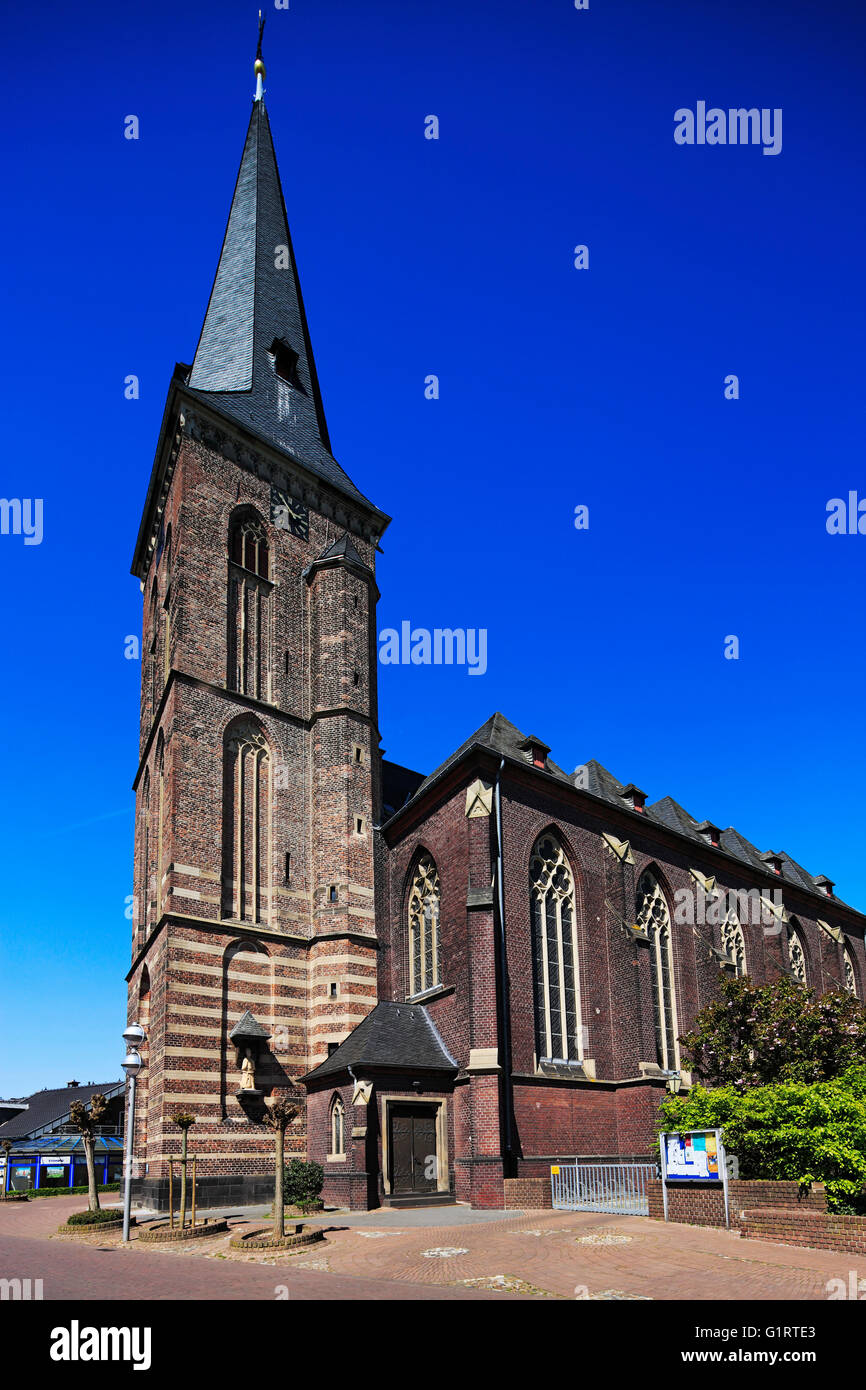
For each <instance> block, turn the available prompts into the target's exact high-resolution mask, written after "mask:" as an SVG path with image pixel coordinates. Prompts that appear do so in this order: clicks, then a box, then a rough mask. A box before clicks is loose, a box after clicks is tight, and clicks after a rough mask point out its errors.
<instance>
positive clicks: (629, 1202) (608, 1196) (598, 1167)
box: [550, 1163, 658, 1216]
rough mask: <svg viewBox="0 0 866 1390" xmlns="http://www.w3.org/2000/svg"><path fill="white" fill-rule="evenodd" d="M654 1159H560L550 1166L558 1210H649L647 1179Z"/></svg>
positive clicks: (629, 1213) (653, 1171)
mask: <svg viewBox="0 0 866 1390" xmlns="http://www.w3.org/2000/svg"><path fill="white" fill-rule="evenodd" d="M657 1176H658V1170H657V1168H656V1165H655V1164H654V1163H557V1164H554V1165H553V1167H552V1168H551V1170H550V1184H551V1187H552V1189H553V1206H554V1209H555V1210H556V1211H610V1212H615V1213H616V1214H617V1215H619V1216H646V1215H648V1213H649V1198H648V1196H647V1180H648V1179H649V1178H654V1177H657Z"/></svg>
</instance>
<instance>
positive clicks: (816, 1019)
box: [680, 977, 866, 1091]
mask: <svg viewBox="0 0 866 1390" xmlns="http://www.w3.org/2000/svg"><path fill="white" fill-rule="evenodd" d="M680 1044H681V1047H682V1058H683V1061H684V1063H685V1064H686V1065H687V1066H689V1067H691V1069H692V1070H693V1071H694V1072H695V1074H696V1075H697V1076H698V1077H699V1078H700V1079H701V1081H703V1082H705V1083H707V1084H708V1085H710V1086H732V1087H734V1088H735V1089H736V1090H739V1091H744V1090H747V1089H748V1088H749V1087H751V1086H763V1085H767V1084H768V1083H772V1082H776V1081H803V1082H816V1081H829V1080H831V1079H832V1078H833V1077H836V1076H841V1075H842V1073H843V1072H845V1071H847V1070H848V1068H850V1067H852V1066H866V1009H864V1008H863V1005H862V1004H861V1003H860V1001H859V1000H858V999H856V998H855V997H854V995H852V994H847V993H845V992H844V991H843V990H831V991H830V992H829V993H827V994H823V995H820V996H819V995H818V994H816V992H815V991H814V990H812V989H806V988H804V987H803V985H800V984H797V983H796V982H795V981H794V980H791V979H788V978H786V977H785V978H782V979H780V980H775V981H774V982H773V983H772V984H769V985H762V986H756V985H754V984H753V983H752V981H751V980H750V979H748V977H747V978H745V979H742V978H740V979H726V980H723V981H722V983H721V986H720V989H719V997H718V998H717V999H714V1000H713V1001H712V1003H710V1004H708V1005H707V1006H706V1007H705V1008H703V1009H702V1010H701V1012H700V1013H699V1014H698V1015H697V1017H696V1018H695V1021H694V1024H693V1026H692V1028H691V1030H690V1031H689V1032H688V1033H686V1034H684V1035H683V1036H682V1037H681V1038H680Z"/></svg>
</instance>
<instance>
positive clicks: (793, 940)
mask: <svg viewBox="0 0 866 1390" xmlns="http://www.w3.org/2000/svg"><path fill="white" fill-rule="evenodd" d="M788 959H789V960H790V962H791V974H792V975H793V976H794V979H795V980H799V982H800V984H801V985H805V984H808V980H807V977H806V953H805V951H804V950H803V943H802V941H801V940H800V938H799V936H798V935H797V933H796V932H795V931H792V932H791V933H790V934H789V936H788Z"/></svg>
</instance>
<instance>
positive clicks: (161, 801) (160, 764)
mask: <svg viewBox="0 0 866 1390" xmlns="http://www.w3.org/2000/svg"><path fill="white" fill-rule="evenodd" d="M156 767H157V791H156V797H157V800H156V894H155V897H156V921H157V922H159V919H160V917H161V916H162V879H163V874H164V873H165V863H164V859H165V853H164V851H165V744H164V742H163V738H162V731H161V730H160V735H159V739H158V741H157V745H156Z"/></svg>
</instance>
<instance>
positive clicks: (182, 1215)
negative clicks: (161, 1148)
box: [180, 1130, 189, 1230]
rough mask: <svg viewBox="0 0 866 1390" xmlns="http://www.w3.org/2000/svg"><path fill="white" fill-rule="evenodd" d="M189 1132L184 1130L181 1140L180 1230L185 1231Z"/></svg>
mask: <svg viewBox="0 0 866 1390" xmlns="http://www.w3.org/2000/svg"><path fill="white" fill-rule="evenodd" d="M188 1134H189V1131H188V1130H183V1134H182V1139H181V1150H180V1152H181V1160H182V1161H181V1165H180V1229H181V1230H183V1228H184V1225H185V1223H186V1141H187V1137H188Z"/></svg>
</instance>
